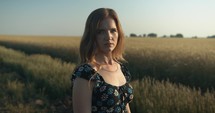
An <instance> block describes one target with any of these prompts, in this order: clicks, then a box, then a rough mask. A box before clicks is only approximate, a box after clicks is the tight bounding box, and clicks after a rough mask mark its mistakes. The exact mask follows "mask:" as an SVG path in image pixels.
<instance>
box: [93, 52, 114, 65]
mask: <svg viewBox="0 0 215 113" xmlns="http://www.w3.org/2000/svg"><path fill="white" fill-rule="evenodd" d="M95 62H96V63H98V64H100V65H112V64H114V62H115V61H114V59H113V58H112V55H111V54H107V55H104V54H97V55H96V56H95Z"/></svg>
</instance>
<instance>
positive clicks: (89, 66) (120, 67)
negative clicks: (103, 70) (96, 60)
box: [86, 63, 128, 88]
mask: <svg viewBox="0 0 215 113" xmlns="http://www.w3.org/2000/svg"><path fill="white" fill-rule="evenodd" d="M86 64H87V65H88V66H89V67H90V68H91V69H92V71H93V72H95V74H96V75H98V76H99V77H100V78H101V79H102V80H103V82H104V83H105V84H107V85H110V86H112V87H115V88H121V87H124V86H125V85H126V84H127V83H128V82H127V79H126V77H125V73H124V71H123V70H122V66H121V64H120V63H119V65H120V69H121V71H122V74H123V75H124V77H125V83H124V84H122V85H119V86H117V85H113V84H111V83H108V82H106V81H105V80H104V78H103V77H102V75H101V74H100V73H98V72H97V71H96V70H95V69H94V68H93V67H92V65H90V64H88V63H86Z"/></svg>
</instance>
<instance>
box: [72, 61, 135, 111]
mask: <svg viewBox="0 0 215 113" xmlns="http://www.w3.org/2000/svg"><path fill="white" fill-rule="evenodd" d="M120 66H121V70H122V73H123V74H124V76H125V78H126V83H125V84H124V85H122V86H114V85H111V84H108V83H106V82H105V81H104V79H103V78H102V76H101V75H100V74H99V73H97V72H96V71H95V70H94V69H93V68H92V67H91V66H90V65H89V64H82V65H80V66H78V67H77V68H76V69H75V70H74V73H73V75H72V79H71V80H72V81H73V80H74V79H75V78H77V77H80V78H83V79H86V80H91V81H93V82H95V86H94V87H93V92H92V113H124V112H126V104H127V103H129V102H131V100H132V99H133V88H132V87H131V85H130V84H129V82H130V79H131V75H130V73H129V71H128V69H127V68H126V67H125V66H124V65H122V64H120Z"/></svg>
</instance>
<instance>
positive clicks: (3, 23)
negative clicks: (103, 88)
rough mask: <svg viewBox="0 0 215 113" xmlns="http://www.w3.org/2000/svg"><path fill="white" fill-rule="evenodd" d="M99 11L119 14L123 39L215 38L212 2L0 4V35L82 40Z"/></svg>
mask: <svg viewBox="0 0 215 113" xmlns="http://www.w3.org/2000/svg"><path fill="white" fill-rule="evenodd" d="M100 7H108V8H113V9H114V10H115V11H116V12H117V13H118V16H119V19H120V21H121V24H122V27H123V30H124V33H125V34H126V35H129V34H130V33H135V34H137V35H142V34H148V33H156V34H157V35H158V36H163V35H167V36H169V35H175V34H177V33H181V34H183V35H184V37H192V36H198V37H207V36H211V35H215V0H0V35H1V34H3V35H5V34H8V35H58V36H82V34H83V31H84V25H85V22H86V19H87V17H88V15H89V14H90V13H91V12H92V11H93V10H95V9H97V8H100Z"/></svg>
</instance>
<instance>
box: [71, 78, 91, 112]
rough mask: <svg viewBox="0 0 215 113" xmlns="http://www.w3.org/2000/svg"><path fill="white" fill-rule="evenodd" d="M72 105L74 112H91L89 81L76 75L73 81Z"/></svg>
mask: <svg viewBox="0 0 215 113" xmlns="http://www.w3.org/2000/svg"><path fill="white" fill-rule="evenodd" d="M73 82H74V83H73V90H72V100H73V101H72V105H73V112H74V113H91V112H92V111H91V106H92V105H91V104H92V103H91V102H92V88H90V86H89V81H87V80H85V79H83V78H79V77H77V78H76V79H75V80H74V81H73Z"/></svg>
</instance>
